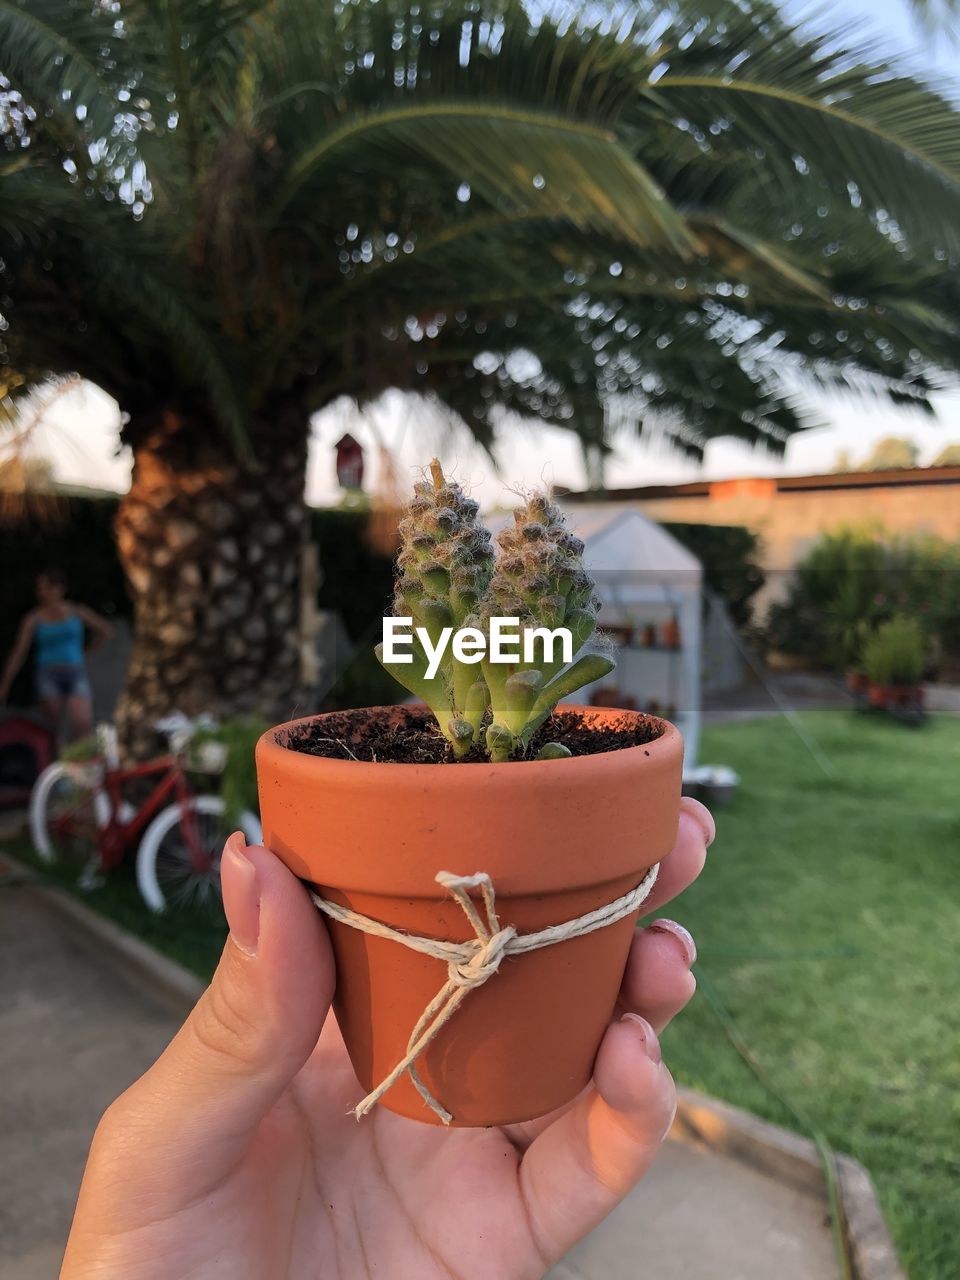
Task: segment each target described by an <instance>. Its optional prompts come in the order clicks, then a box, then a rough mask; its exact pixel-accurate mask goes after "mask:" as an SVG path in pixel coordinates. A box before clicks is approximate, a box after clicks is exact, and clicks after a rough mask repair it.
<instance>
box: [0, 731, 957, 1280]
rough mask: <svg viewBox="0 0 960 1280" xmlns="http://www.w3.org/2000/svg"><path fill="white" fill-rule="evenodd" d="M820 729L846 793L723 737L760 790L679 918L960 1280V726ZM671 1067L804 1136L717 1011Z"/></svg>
mask: <svg viewBox="0 0 960 1280" xmlns="http://www.w3.org/2000/svg"><path fill="white" fill-rule="evenodd" d="M803 720H804V723H805V726H806V728H807V729H808V730H809V731H810V732H811V733H812V734H814V736H815V737H816V739H817V741H818V743H819V744H820V746H821V747H822V748H823V750H824V751H825V752H826V754H827V756H828V757H829V759H830V760H831V761H832V762H833V765H834V767H835V769H836V772H837V777H836V778H834V779H827V778H826V777H824V775H823V773H822V772H821V771H820V769H819V767H818V765H817V764H816V762H815V760H814V759H813V758H812V756H811V755H810V754H809V752H808V751H807V749H806V747H805V746H804V745H803V743H802V742H801V741H800V740H799V738H798V737H797V736H796V735H795V734H794V733H793V731H792V730H791V729H790V727H789V726H788V725H787V724H786V723H785V722H784V721H782V720H775V719H771V720H754V721H750V722H748V723H743V724H735V725H730V726H725V727H723V728H715V729H710V730H708V731H707V732H706V734H705V735H704V744H703V753H702V758H703V759H704V760H706V761H712V762H715V763H723V764H730V765H733V766H734V768H735V769H736V770H737V771H738V772H739V774H740V775H741V778H742V780H743V783H742V787H741V789H740V792H739V794H738V795H737V797H736V799H735V800H734V802H733V805H732V807H731V808H729V809H728V810H724V811H721V812H720V813H719V814H718V815H717V816H718V828H719V834H718V836H717V841H716V844H715V845H714V846H713V848H712V850H711V852H710V857H709V860H708V863H707V869H706V871H705V873H704V875H703V876H702V878H701V879H700V881H699V882H698V883H697V884H696V885H694V887H693V888H692V889H690V890H689V891H688V892H687V893H686V894H685V895H684V896H683V897H682V898H681V899H679V900H678V901H677V902H676V903H675V904H672V905H671V907H670V912H671V914H673V915H674V916H675V917H676V918H677V919H679V920H681V921H682V922H683V923H684V924H686V925H687V926H688V927H689V928H690V929H691V930H692V932H693V933H694V935H695V936H696V939H697V943H698V946H699V949H700V961H699V964H698V968H699V969H700V971H701V973H702V975H703V976H704V977H705V978H706V979H707V980H708V981H709V982H710V984H711V985H712V987H713V988H714V989H715V991H716V992H717V994H718V995H719V997H720V999H721V1000H722V1002H723V1004H724V1005H725V1006H726V1008H727V1009H728V1011H729V1012H730V1013H731V1014H732V1015H733V1017H734V1018H735V1020H736V1024H737V1027H738V1029H739V1031H740V1032H741V1033H742V1035H743V1036H744V1037H745V1039H746V1041H747V1043H748V1044H749V1046H750V1048H751V1050H752V1052H753V1053H754V1055H755V1057H756V1058H757V1059H759V1062H760V1064H761V1065H762V1067H763V1068H764V1070H765V1072H766V1074H767V1076H768V1077H769V1078H770V1080H771V1081H772V1082H773V1084H774V1085H775V1086H776V1088H777V1090H778V1092H779V1093H781V1094H782V1095H783V1096H784V1097H786V1098H788V1099H789V1100H790V1102H791V1103H792V1104H793V1105H794V1106H795V1107H797V1108H799V1109H800V1110H801V1111H802V1112H803V1113H804V1114H806V1115H807V1116H809V1118H810V1120H811V1122H812V1123H813V1124H814V1125H816V1126H817V1127H819V1128H820V1129H821V1130H822V1131H823V1132H824V1133H825V1134H826V1136H827V1138H828V1139H829V1140H830V1142H832V1143H833V1145H834V1146H835V1147H836V1148H837V1149H838V1150H841V1151H847V1152H849V1153H851V1154H852V1155H854V1156H856V1157H857V1158H858V1159H860V1160H861V1161H862V1162H863V1163H864V1164H865V1165H866V1166H867V1168H868V1169H869V1170H870V1172H871V1173H872V1174H873V1177H874V1178H875V1180H876V1183H877V1186H878V1188H879V1191H880V1196H881V1200H882V1202H883V1207H884V1210H885V1212H886V1214H887V1218H888V1221H889V1222H890V1225H891V1227H892V1229H893V1232H894V1235H895V1236H896V1240H897V1244H898V1247H899V1249H900V1252H901V1256H902V1258H903V1260H904V1263H905V1265H906V1267H907V1269H908V1271H909V1274H910V1276H911V1278H912V1280H956V1277H957V1276H960V1220H958V1215H957V1202H958V1188H960V998H958V994H957V985H958V983H957V979H958V968H960V966H958V960H957V956H958V946H957V942H958V939H960V786H958V780H960V719H953V720H951V719H948V718H946V717H938V718H935V719H934V720H933V721H932V722H931V724H930V725H929V726H928V727H926V728H924V729H920V730H910V729H906V728H903V727H901V726H899V725H896V724H894V723H893V722H889V723H887V722H885V721H883V720H879V719H876V720H875V719H873V718H867V717H856V716H854V715H853V714H852V713H846V712H811V713H807V714H805V715H804V717H803ZM9 848H10V851H11V852H12V853H14V854H16V855H18V856H20V857H24V856H25V855H27V851H28V846H26V844H25V842H17V844H16V845H11V846H9ZM86 897H87V900H88V901H89V902H90V904H91V905H92V906H94V907H97V908H98V909H100V910H102V911H103V912H105V913H106V914H107V915H109V916H111V917H113V918H114V919H115V920H118V921H119V922H120V923H121V924H124V925H126V926H127V927H128V928H131V929H133V930H134V931H135V932H137V933H139V934H140V935H141V936H142V937H144V938H145V939H147V940H148V941H149V942H152V943H153V944H154V945H156V946H158V947H160V948H161V949H162V950H164V951H166V952H167V953H168V954H169V955H172V956H174V957H175V958H176V959H177V960H179V961H180V962H181V963H183V964H185V965H187V966H188V967H189V968H191V969H193V970H194V971H195V972H197V973H199V974H201V975H204V976H205V975H208V974H209V973H210V972H211V971H212V969H213V967H214V965H215V964H216V961H217V958H218V956H219V954H220V949H221V947H222V945H223V939H224V935H225V927H224V924H223V921H222V918H221V917H214V916H212V915H211V916H209V917H204V918H197V917H191V916H188V915H175V916H170V917H156V916H151V915H150V914H149V913H148V912H147V911H146V910H145V908H144V907H143V905H142V903H141V901H140V899H139V896H138V894H137V891H136V886H135V884H134V882H133V879H132V876H130V875H129V873H127V872H125V871H121V872H118V873H116V874H115V875H114V876H113V877H112V878H111V880H110V882H109V884H107V885H106V886H105V887H104V888H102V889H99V890H97V891H96V892H94V893H92V894H90V895H86ZM664 1048H665V1053H666V1055H667V1056H668V1059H669V1061H670V1064H671V1066H672V1067H673V1069H674V1071H675V1072H676V1074H677V1075H678V1077H679V1078H680V1079H681V1080H682V1081H683V1082H685V1083H687V1084H690V1085H693V1086H695V1087H696V1088H699V1089H703V1090H705V1091H706V1092H708V1093H712V1094H714V1095H716V1096H717V1097H721V1098H725V1099H727V1100H728V1101H730V1102H734V1103H736V1104H738V1105H739V1106H743V1107H746V1108H748V1109H749V1110H752V1111H755V1112H757V1113H758V1114H761V1115H764V1116H766V1117H767V1118H769V1119H771V1120H773V1121H776V1122H778V1123H783V1124H786V1125H788V1126H790V1125H791V1124H792V1121H791V1119H790V1117H789V1115H788V1114H787V1113H786V1112H785V1110H784V1108H783V1107H782V1104H781V1103H779V1102H778V1101H777V1100H776V1098H774V1097H773V1096H772V1095H771V1094H770V1093H768V1092H767V1091H766V1090H765V1089H764V1088H763V1087H762V1086H761V1085H760V1084H759V1083H758V1082H757V1080H756V1079H755V1077H754V1076H753V1075H752V1074H751V1073H750V1072H749V1071H748V1069H747V1068H746V1066H745V1065H744V1063H743V1061H742V1059H741V1058H740V1057H739V1056H738V1054H737V1053H736V1052H735V1050H734V1049H733V1048H732V1047H731V1045H730V1044H729V1042H728V1040H727V1038H726V1037H725V1035H724V1032H723V1030H722V1028H721V1026H720V1023H719V1022H718V1020H717V1017H716V1015H715V1013H714V1012H713V1010H712V1008H711V1007H710V1005H709V1004H708V1002H707V1001H706V999H705V998H704V996H703V995H702V994H698V995H697V996H696V997H695V999H694V1002H693V1004H692V1005H691V1007H690V1008H689V1009H688V1010H687V1012H686V1013H684V1014H683V1016H682V1017H680V1018H679V1019H678V1020H677V1021H676V1023H675V1024H674V1026H673V1027H671V1028H670V1029H669V1031H668V1032H667V1033H666V1034H665V1036H664Z"/></svg>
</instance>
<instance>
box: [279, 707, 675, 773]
mask: <svg viewBox="0 0 960 1280" xmlns="http://www.w3.org/2000/svg"><path fill="white" fill-rule="evenodd" d="M662 733H663V728H662V726H661V724H660V722H659V721H658V720H656V719H655V718H654V717H652V716H644V715H641V716H636V715H629V716H623V717H622V719H619V720H611V721H609V722H608V723H606V724H603V725H596V724H590V723H589V721H588V720H587V718H586V717H585V716H584V715H583V714H582V713H581V712H579V711H558V712H556V713H555V714H554V715H552V716H551V717H550V719H549V720H547V721H546V722H545V723H544V724H542V725H541V726H540V728H539V729H538V730H537V732H536V734H534V737H533V740H532V741H531V743H530V746H529V747H528V748H527V753H526V755H525V756H523V757H517V760H535V759H536V756H537V752H538V751H539V750H540V748H541V747H542V746H543V745H544V744H545V743H547V742H559V743H561V744H562V745H563V746H565V747H567V748H568V749H569V750H570V752H571V753H572V754H573V755H575V756H592V755H598V754H600V753H601V752H604V751H620V750H622V749H623V748H624V747H642V746H643V745H644V744H645V743H648V742H653V741H654V740H655V739H656V738H659V737H660V735H661V734H662ZM283 745H284V746H286V747H288V748H289V749H290V750H292V751H302V752H304V753H305V754H306V755H311V756H324V757H325V758H327V759H330V760H357V761H364V762H367V763H374V764H376V763H379V764H487V763H489V761H488V759H487V757H486V755H485V754H484V752H483V750H482V749H481V747H480V746H475V747H474V748H473V749H472V750H471V752H470V754H469V755H467V756H465V757H464V758H463V759H461V760H455V759H454V756H453V752H452V751H451V749H450V744H449V743H448V742H447V740H446V738H444V737H443V735H442V734H441V733H440V730H439V729H438V728H437V725H436V722H435V721H434V720H433V718H432V717H431V716H430V715H429V714H428V713H426V712H421V711H419V710H416V709H413V708H410V709H403V710H401V709H399V708H397V709H396V711H394V712H393V713H390V714H386V715H385V714H382V713H381V714H379V715H378V714H369V715H364V714H361V713H358V712H356V711H337V712H333V713H332V714H330V715H327V716H324V718H323V720H322V721H320V722H316V723H313V724H310V725H307V726H305V727H304V728H303V729H297V730H294V731H293V732H292V733H291V734H290V736H289V737H288V738H287V740H286V742H285V743H284V744H283Z"/></svg>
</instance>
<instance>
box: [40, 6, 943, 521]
mask: <svg viewBox="0 0 960 1280" xmlns="http://www.w3.org/2000/svg"><path fill="white" fill-rule="evenodd" d="M787 8H788V9H789V10H790V11H791V12H792V13H794V14H795V15H797V16H801V15H803V14H804V13H808V12H810V11H811V6H810V5H809V3H807V2H806V0H787ZM821 11H822V12H826V13H827V14H828V16H829V20H830V22H831V23H832V24H833V23H840V24H846V23H849V24H850V25H851V26H852V27H854V28H855V29H856V30H857V31H858V33H859V34H860V35H861V36H863V35H865V34H867V33H874V34H876V35H877V36H878V37H879V38H880V39H881V40H882V41H883V43H884V45H885V46H886V47H889V49H891V50H892V51H897V52H900V53H904V54H906V55H908V56H909V57H910V58H911V60H915V61H916V64H917V66H918V67H920V68H926V69H927V70H933V71H935V72H936V73H939V74H940V75H944V76H948V77H951V78H955V79H956V80H957V82H958V85H960V43H958V44H957V45H955V46H954V45H951V44H950V42H949V41H948V40H946V39H944V38H943V37H940V38H939V39H931V38H929V36H927V35H926V33H925V32H924V30H923V29H922V28H921V27H920V26H919V25H918V23H917V21H916V20H915V19H914V18H913V17H912V16H911V14H910V10H909V6H908V4H907V3H905V0H833V3H831V5H830V6H829V9H827V8H826V6H824V7H823V8H822V10H821ZM958 92H960V89H958ZM935 403H936V409H937V418H936V419H935V420H934V421H931V420H930V419H928V418H926V417H923V416H921V415H918V414H915V413H905V412H898V411H897V410H894V409H893V408H891V407H888V406H885V405H882V404H879V403H874V402H870V401H861V400H858V399H855V398H852V397H844V398H835V397H833V398H830V399H826V398H824V399H821V400H818V401H816V402H815V403H814V408H815V410H816V411H817V414H818V416H819V418H820V419H821V420H824V421H825V422H826V423H828V424H829V425H827V426H825V427H822V428H817V429H813V430H809V431H805V432H803V433H801V434H800V435H798V436H795V437H794V438H793V439H792V440H791V441H790V443H789V445H788V447H787V451H786V454H785V456H784V457H783V458H782V459H775V458H771V457H769V456H767V455H765V454H762V453H758V452H756V451H754V450H751V449H748V448H747V447H745V446H743V445H741V444H738V443H737V442H735V441H732V440H717V441H714V442H711V444H710V445H709V446H708V448H707V453H706V457H705V458H704V461H703V463H702V464H695V463H692V462H690V461H688V460H685V459H683V458H680V457H679V456H677V455H676V454H675V453H674V452H672V451H670V450H669V448H668V447H667V446H665V445H658V444H656V443H652V442H646V441H640V440H637V439H635V438H633V437H631V438H628V439H619V440H616V441H615V442H614V443H615V451H614V454H613V457H612V458H611V460H610V462H609V464H608V467H607V473H606V480H607V485H608V487H610V488H617V487H627V486H634V485H644V484H663V483H671V482H680V481H685V480H694V479H701V478H702V479H721V478H724V477H729V476H740V475H774V474H794V475H797V474H804V473H808V472H818V471H829V470H831V469H832V468H833V466H834V463H835V461H836V458H837V455H838V453H839V452H840V451H841V450H846V451H847V452H848V453H850V454H851V455H852V456H853V458H854V460H855V461H856V459H858V458H860V457H862V456H863V455H864V454H866V453H867V452H868V451H869V449H870V446H871V444H872V443H873V442H874V441H875V440H877V439H879V438H880V437H881V436H884V435H890V434H896V435H908V436H910V437H912V438H913V439H914V440H915V441H916V442H917V444H918V445H919V446H920V450H921V454H920V460H921V462H922V463H923V462H929V461H930V460H931V459H932V458H933V457H934V456H935V455H936V453H938V452H939V451H940V449H941V448H942V447H943V445H945V444H947V443H952V442H960V391H958V392H950V393H947V394H944V395H942V396H940V397H938V398H937V400H936V402H935ZM119 421H120V416H119V410H118V407H117V405H116V403H115V402H114V401H113V400H111V399H110V398H109V397H108V396H106V395H105V394H104V393H103V392H102V391H100V390H99V389H98V388H96V387H93V386H90V385H84V386H81V387H78V388H77V389H76V390H74V391H71V392H69V393H68V394H66V395H62V396H60V397H59V398H58V399H57V401H56V402H55V403H54V404H52V405H51V407H50V408H49V409H48V410H47V412H46V414H45V415H44V420H43V423H42V426H41V427H40V429H39V430H38V433H37V440H36V445H35V448H36V452H37V453H38V454H39V455H40V456H43V457H46V458H50V459H52V460H53V462H54V467H55V474H56V476H57V478H58V479H60V480H62V481H65V482H69V483H73V484H84V485H91V486H95V487H97V488H106V489H116V490H118V491H122V490H123V489H125V488H126V487H127V485H128V483H129V475H130V465H131V461H130V455H129V451H128V450H125V449H124V450H118V444H117V441H118V434H117V433H118V427H119ZM345 430H349V431H350V432H351V434H352V435H354V436H355V437H356V438H357V439H358V440H359V441H360V443H361V444H362V445H363V446H364V448H365V450H366V455H367V474H366V477H365V487H367V488H372V487H373V486H375V485H377V484H378V483H379V466H378V458H379V454H380V447H381V446H383V445H386V446H387V447H388V448H389V450H390V452H391V455H392V456H393V458H394V459H395V464H396V471H397V475H398V479H399V482H400V483H401V485H402V486H403V488H404V489H405V488H406V486H407V482H408V481H409V480H410V478H411V477H412V476H413V475H414V474H415V473H416V472H417V470H418V469H419V468H420V467H422V465H423V464H424V462H425V461H427V460H428V459H429V458H430V457H431V456H433V455H434V454H437V455H438V456H439V457H440V458H441V460H442V461H443V463H444V464H445V466H446V468H447V470H448V471H449V472H450V473H451V474H453V475H455V476H456V477H457V478H458V479H459V480H460V481H461V482H463V483H466V484H468V485H469V486H470V487H471V488H472V490H473V491H474V492H475V493H476V494H477V496H478V497H479V498H480V499H481V501H482V502H483V503H484V504H485V505H487V506H490V505H496V504H497V503H498V502H500V501H503V500H506V499H508V497H509V489H510V488H512V487H514V486H517V485H519V486H532V485H542V484H551V483H556V484H563V485H567V486H569V487H571V488H580V487H582V486H583V484H584V472H583V464H582V460H581V456H580V450H579V446H578V445H577V443H576V441H575V439H574V438H573V437H572V436H571V435H570V433H569V432H566V431H562V430H559V429H555V428H549V427H546V426H543V425H539V424H533V423H524V422H519V421H518V420H516V419H511V420H510V422H509V424H508V425H507V426H506V427H505V429H504V430H503V431H502V433H501V436H500V440H499V442H498V445H497V448H496V460H497V464H498V466H497V467H494V465H493V464H492V463H491V462H490V460H489V459H488V458H487V457H486V455H485V454H484V453H483V452H482V451H481V450H480V449H478V448H477V447H476V446H475V445H474V444H472V442H471V441H470V440H469V438H468V437H467V436H466V434H465V433H460V432H455V431H453V432H452V431H450V429H449V428H446V427H445V426H444V424H443V423H441V422H439V421H437V420H436V419H435V417H434V416H433V415H431V414H430V413H429V412H428V411H425V410H424V409H423V406H422V405H420V404H418V403H416V402H411V401H410V400H408V399H406V398H405V397H402V396H399V395H396V394H389V395H388V396H387V397H385V398H384V400H383V401H382V402H380V403H379V404H377V405H376V406H374V408H373V409H372V410H369V411H368V412H367V413H366V414H365V415H360V414H358V413H357V412H356V410H355V409H354V408H353V407H352V406H350V405H349V404H346V403H344V404H337V405H335V406H332V407H331V408H329V409H327V410H325V411H324V412H323V413H321V414H319V415H317V417H316V418H315V419H314V422H313V427H312V432H311V442H310V457H309V463H308V477H307V498H308V501H310V502H312V503H314V504H316V505H323V504H325V503H329V502H336V501H337V500H338V499H339V497H340V494H339V491H338V489H337V485H336V474H335V469H334V449H333V445H334V443H335V441H336V440H337V439H338V438H339V436H340V435H341V434H342V433H343V432H344V431H345Z"/></svg>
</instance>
